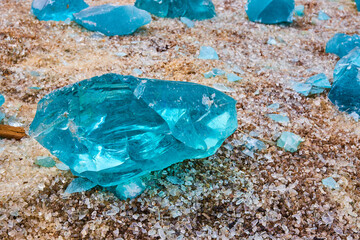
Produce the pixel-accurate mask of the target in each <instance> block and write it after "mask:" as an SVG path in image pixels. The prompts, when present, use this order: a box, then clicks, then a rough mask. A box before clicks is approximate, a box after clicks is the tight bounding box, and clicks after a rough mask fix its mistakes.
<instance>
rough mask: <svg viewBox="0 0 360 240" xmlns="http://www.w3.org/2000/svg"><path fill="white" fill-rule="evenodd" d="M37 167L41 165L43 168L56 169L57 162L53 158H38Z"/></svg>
mask: <svg viewBox="0 0 360 240" xmlns="http://www.w3.org/2000/svg"><path fill="white" fill-rule="evenodd" d="M35 164H36V165H39V166H41V167H48V168H50V167H54V166H55V164H56V162H55V161H54V159H52V158H51V157H42V156H41V157H37V158H36V161H35Z"/></svg>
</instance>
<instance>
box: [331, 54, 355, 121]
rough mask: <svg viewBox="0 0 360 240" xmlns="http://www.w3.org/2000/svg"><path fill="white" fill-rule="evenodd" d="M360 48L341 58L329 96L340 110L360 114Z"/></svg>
mask: <svg viewBox="0 0 360 240" xmlns="http://www.w3.org/2000/svg"><path fill="white" fill-rule="evenodd" d="M359 92H360V49H359V48H355V49H354V50H353V51H351V52H350V53H349V54H348V55H347V56H345V57H343V58H342V59H340V61H339V62H338V63H337V64H336V67H335V70H334V83H333V86H332V87H331V90H330V92H329V95H328V98H329V99H330V100H331V102H332V103H333V104H335V105H336V106H337V107H338V108H339V110H340V111H345V112H347V113H350V114H351V113H353V112H355V113H356V114H358V115H360V94H359Z"/></svg>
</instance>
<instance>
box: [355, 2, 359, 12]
mask: <svg viewBox="0 0 360 240" xmlns="http://www.w3.org/2000/svg"><path fill="white" fill-rule="evenodd" d="M355 3H356V7H357V10H358V11H359V12H360V0H355Z"/></svg>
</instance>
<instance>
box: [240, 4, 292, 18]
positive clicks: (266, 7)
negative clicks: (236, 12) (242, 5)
mask: <svg viewBox="0 0 360 240" xmlns="http://www.w3.org/2000/svg"><path fill="white" fill-rule="evenodd" d="M294 8H295V1H294V0H248V3H247V5H246V9H245V10H246V13H247V15H248V17H249V20H250V21H252V22H259V23H264V24H278V23H291V22H292V21H293V12H294Z"/></svg>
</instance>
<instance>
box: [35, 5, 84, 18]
mask: <svg viewBox="0 0 360 240" xmlns="http://www.w3.org/2000/svg"><path fill="white" fill-rule="evenodd" d="M88 6H89V5H87V4H86V3H85V2H84V1H83V0H34V1H33V2H32V5H31V12H32V14H34V15H35V17H37V18H38V19H39V20H45V21H48V20H53V21H65V20H66V19H68V18H70V19H71V20H72V19H73V13H77V12H80V11H81V10H83V9H84V8H87V7H88Z"/></svg>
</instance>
